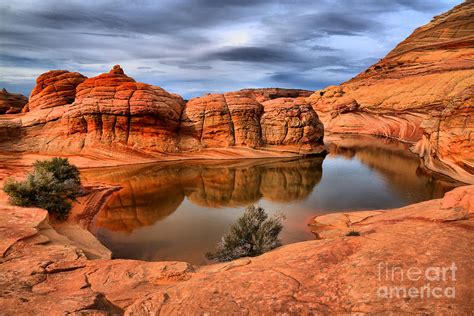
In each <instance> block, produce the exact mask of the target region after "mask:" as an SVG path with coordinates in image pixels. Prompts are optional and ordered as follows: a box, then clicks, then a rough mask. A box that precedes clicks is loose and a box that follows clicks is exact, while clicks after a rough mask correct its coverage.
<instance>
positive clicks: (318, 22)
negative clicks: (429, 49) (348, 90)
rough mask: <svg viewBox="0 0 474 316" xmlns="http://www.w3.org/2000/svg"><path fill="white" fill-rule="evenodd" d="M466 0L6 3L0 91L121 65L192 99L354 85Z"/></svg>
mask: <svg viewBox="0 0 474 316" xmlns="http://www.w3.org/2000/svg"><path fill="white" fill-rule="evenodd" d="M460 2H461V1H460V0H441V1H434V0H321V1H312V0H298V1H295V0H277V1H274V0H226V1H222V0H219V1H218V0H193V1H191V0H161V1H152V0H132V1H130V0H94V1H82V0H71V1H67V2H66V1H60V0H48V1H40V0H32V1H28V2H26V1H23V0H10V1H3V2H1V3H0V67H1V72H2V73H1V74H2V81H1V82H0V84H1V85H2V86H5V87H7V88H9V90H12V91H18V92H23V93H24V94H29V90H30V89H31V87H32V86H33V84H34V80H35V77H36V76H38V75H39V74H41V72H44V71H47V70H49V69H52V68H55V69H68V70H73V71H81V72H83V73H84V74H86V75H88V76H93V75H96V74H97V73H100V72H103V71H106V70H107V69H108V68H110V67H111V65H113V64H116V63H120V64H122V66H123V67H124V69H125V71H126V72H127V73H128V74H129V75H131V76H134V77H135V78H136V79H137V80H141V81H146V82H149V83H153V84H157V85H161V86H163V87H164V88H165V89H169V90H171V91H173V92H177V93H181V94H183V95H184V96H185V97H187V98H189V97H191V96H196V95H198V94H200V93H202V92H204V91H209V92H219V91H228V90H234V89H240V88H245V87H265V86H283V87H285V86H286V87H301V88H306V89H317V88H321V85H324V84H337V83H339V82H342V81H345V80H347V79H350V78H351V77H352V76H354V75H356V74H357V73H358V72H360V71H362V70H363V69H364V68H365V67H367V66H369V65H370V64H371V63H373V62H374V61H376V60H377V59H379V58H381V57H383V55H385V54H386V53H387V52H388V51H389V50H390V49H392V48H393V47H394V45H395V44H396V43H397V42H399V41H400V40H402V39H403V38H404V37H406V36H407V35H409V33H410V32H411V31H412V30H413V29H414V28H415V27H418V26H420V25H422V24H424V23H426V22H428V21H429V20H430V19H431V17H432V16H433V15H436V14H439V13H441V12H443V11H446V10H448V9H449V8H450V7H452V6H454V5H455V4H458V3H460ZM0 87H1V86H0ZM15 87H16V89H15Z"/></svg>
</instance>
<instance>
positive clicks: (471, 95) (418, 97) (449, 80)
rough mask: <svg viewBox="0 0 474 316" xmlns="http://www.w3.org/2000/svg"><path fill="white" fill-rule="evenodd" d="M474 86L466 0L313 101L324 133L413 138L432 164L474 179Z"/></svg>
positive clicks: (473, 30)
mask: <svg viewBox="0 0 474 316" xmlns="http://www.w3.org/2000/svg"><path fill="white" fill-rule="evenodd" d="M473 87H474V2H473V1H466V2H464V3H463V4H461V5H459V6H456V7H454V8H453V9H452V10H450V11H448V12H447V13H445V14H442V15H439V16H437V17H435V18H434V19H433V20H432V21H431V22H430V23H428V24H426V25H425V26H422V27H420V28H418V29H416V30H415V31H414V32H413V34H411V35H410V36H409V37H408V38H407V39H405V40H404V41H403V42H401V43H400V44H399V45H398V46H397V47H396V48H395V49H394V50H392V51H391V52H390V53H389V54H388V55H387V56H386V57H385V58H383V59H382V60H380V61H379V62H378V63H376V64H375V65H373V66H371V67H370V68H369V69H367V70H366V71H364V72H363V73H361V74H359V75H358V76H356V77H355V78H353V79H351V80H349V81H347V82H346V83H343V84H341V85H339V86H331V87H327V88H326V89H323V90H320V91H316V92H315V93H314V94H313V95H312V96H311V97H309V101H310V103H311V105H312V106H313V108H314V109H315V110H316V112H317V113H318V114H319V117H320V119H321V120H322V122H323V124H324V126H325V130H326V132H330V133H331V132H332V133H358V134H362V133H365V134H374V135H382V136H386V137H392V138H396V139H399V140H402V141H406V142H411V143H413V144H414V146H413V148H412V150H413V151H414V152H416V153H417V154H418V155H419V156H420V157H421V158H422V159H423V161H424V164H425V165H426V167H428V168H429V169H432V170H436V171H440V172H442V173H445V174H447V175H449V176H451V177H453V178H456V179H458V180H461V181H464V182H468V183H474V177H473V173H474V142H473V129H474V115H473V114H474V88H473Z"/></svg>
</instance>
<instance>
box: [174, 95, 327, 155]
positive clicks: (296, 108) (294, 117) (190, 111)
mask: <svg viewBox="0 0 474 316" xmlns="http://www.w3.org/2000/svg"><path fill="white" fill-rule="evenodd" d="M323 134H324V131H323V126H322V124H321V123H320V121H319V119H318V116H317V114H316V113H315V112H314V110H313V109H312V108H311V106H309V105H308V104H307V103H306V101H305V99H304V98H297V99H292V98H277V99H274V100H270V101H265V102H263V103H259V102H258V101H257V100H256V99H255V96H254V94H253V93H252V92H251V91H249V90H242V91H238V92H229V93H224V94H211V95H207V96H203V97H200V98H195V99H192V100H190V101H189V102H188V103H187V104H186V107H185V109H184V112H183V116H182V124H181V129H180V135H181V143H180V145H181V146H182V148H183V149H184V150H192V149H194V150H196V149H200V148H206V147H229V146H245V147H251V148H257V147H275V148H278V149H284V150H288V151H293V152H298V153H310V152H316V153H318V152H321V144H322V137H323Z"/></svg>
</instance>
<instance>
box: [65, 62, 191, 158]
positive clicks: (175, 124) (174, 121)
mask: <svg viewBox="0 0 474 316" xmlns="http://www.w3.org/2000/svg"><path fill="white" fill-rule="evenodd" d="M76 90H77V92H76V99H75V101H74V103H73V104H72V105H71V106H70V107H68V109H67V112H66V114H65V116H64V118H63V120H67V127H68V131H67V133H68V137H70V138H73V139H78V140H79V143H78V144H77V145H78V148H77V149H80V148H81V147H86V148H87V147H91V146H95V145H100V146H112V145H124V146H128V147H131V148H133V149H137V150H144V151H158V152H173V151H176V150H177V141H178V139H177V137H178V128H179V123H180V116H181V111H182V108H183V105H184V102H183V100H182V98H181V97H178V96H176V95H172V94H170V93H168V92H166V91H165V90H163V89H161V88H160V87H156V86H152V85H148V84H144V83H139V82H135V80H134V79H132V78H130V77H128V76H127V75H125V74H124V72H123V70H122V68H120V66H118V65H116V66H114V68H113V69H112V70H111V71H110V72H109V73H106V74H102V75H99V76H97V77H94V78H89V79H87V80H85V81H84V82H83V83H81V84H80V85H78V86H77V89H76Z"/></svg>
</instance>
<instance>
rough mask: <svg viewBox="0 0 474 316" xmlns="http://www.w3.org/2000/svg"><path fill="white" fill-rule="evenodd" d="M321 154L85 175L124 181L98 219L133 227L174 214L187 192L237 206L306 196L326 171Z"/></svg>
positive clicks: (203, 201)
mask: <svg viewBox="0 0 474 316" xmlns="http://www.w3.org/2000/svg"><path fill="white" fill-rule="evenodd" d="M322 161H323V159H322V158H319V157H315V158H311V159H305V160H299V159H298V160H292V159H290V160H288V159H285V160H275V161H274V162H272V163H268V161H266V162H264V163H261V162H260V161H258V160H257V161H254V160H249V161H243V162H238V161H235V162H232V161H227V162H209V161H208V162H202V163H196V162H187V163H167V164H160V165H155V166H145V167H143V166H135V167H132V166H131V167H122V168H111V169H102V170H94V171H93V172H89V171H87V170H86V171H85V172H84V173H83V177H84V180H85V181H101V182H103V181H105V182H110V183H116V184H120V185H121V186H122V187H123V188H122V189H121V190H119V191H117V192H114V193H113V195H112V198H111V199H110V201H109V202H108V204H107V206H106V208H105V209H104V210H102V211H101V212H100V213H99V214H98V215H97V218H96V225H97V226H99V227H104V228H107V229H110V230H112V231H125V232H131V231H133V230H134V229H136V228H139V227H143V226H148V225H152V224H153V223H155V222H156V221H157V220H159V219H163V218H165V217H167V216H168V215H170V214H172V213H173V212H174V211H175V210H176V209H177V208H178V207H179V205H180V204H181V203H182V202H183V200H184V198H185V197H187V198H188V199H189V201H190V202H192V203H193V204H196V205H200V206H204V207H212V208H219V207H238V206H245V205H248V204H252V203H254V202H256V201H258V200H260V199H261V198H265V199H267V200H269V201H275V202H289V201H295V200H299V199H304V198H305V197H307V196H308V195H309V194H310V193H311V191H312V190H313V189H314V187H315V186H316V185H317V184H318V182H319V181H320V179H321V176H322Z"/></svg>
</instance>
